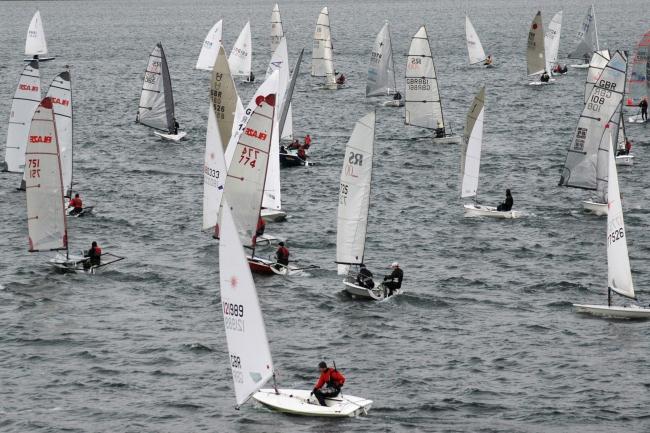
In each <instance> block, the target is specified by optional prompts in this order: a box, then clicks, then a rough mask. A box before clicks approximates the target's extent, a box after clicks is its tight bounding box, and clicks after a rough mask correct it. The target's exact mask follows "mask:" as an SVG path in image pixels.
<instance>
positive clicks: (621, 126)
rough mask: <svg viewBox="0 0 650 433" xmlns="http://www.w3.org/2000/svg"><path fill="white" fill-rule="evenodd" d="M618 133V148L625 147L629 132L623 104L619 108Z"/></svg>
mask: <svg viewBox="0 0 650 433" xmlns="http://www.w3.org/2000/svg"><path fill="white" fill-rule="evenodd" d="M618 117H619V119H618V134H616V150H623V149H625V143H626V142H627V134H626V132H625V119H624V117H623V104H621V107H620V109H619V113H618Z"/></svg>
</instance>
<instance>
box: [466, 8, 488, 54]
mask: <svg viewBox="0 0 650 433" xmlns="http://www.w3.org/2000/svg"><path fill="white" fill-rule="evenodd" d="M465 37H466V39H467V53H468V54H469V64H470V65H475V64H477V63H481V62H482V61H484V60H485V59H486V56H485V51H483V45H481V40H480V39H479V38H478V34H477V33H476V30H475V29H474V26H473V25H472V22H471V21H470V20H469V17H468V16H467V15H465Z"/></svg>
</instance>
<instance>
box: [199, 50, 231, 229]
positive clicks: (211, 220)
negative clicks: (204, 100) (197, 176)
mask: <svg viewBox="0 0 650 433" xmlns="http://www.w3.org/2000/svg"><path fill="white" fill-rule="evenodd" d="M224 58H225V57H224ZM223 152H224V149H223V144H222V142H221V134H220V133H219V126H218V124H217V116H216V113H215V109H214V106H213V105H212V104H210V107H209V109H208V127H207V130H206V134H205V155H204V164H203V230H207V229H211V228H213V227H214V226H215V225H216V224H217V218H218V216H219V207H220V205H221V197H222V195H223V188H224V184H225V180H226V161H225V159H224V155H223Z"/></svg>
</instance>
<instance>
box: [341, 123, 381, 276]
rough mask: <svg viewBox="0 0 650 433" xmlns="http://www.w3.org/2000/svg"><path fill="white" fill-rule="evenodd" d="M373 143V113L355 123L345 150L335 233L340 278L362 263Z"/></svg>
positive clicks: (368, 204)
mask: <svg viewBox="0 0 650 433" xmlns="http://www.w3.org/2000/svg"><path fill="white" fill-rule="evenodd" d="M374 143H375V113H374V111H373V112H371V113H368V114H366V115H365V116H363V117H362V118H361V119H360V120H358V121H357V123H356V125H354V130H353V131H352V135H351V136H350V140H349V141H348V144H347V145H346V147H345V157H344V159H343V169H342V170H341V182H340V185H339V209H338V218H337V230H336V262H337V263H338V264H339V266H338V273H339V275H343V274H345V272H346V269H347V265H351V264H360V263H363V256H364V250H365V246H366V230H367V227H368V209H369V206H370V183H371V180H372V155H373V148H374Z"/></svg>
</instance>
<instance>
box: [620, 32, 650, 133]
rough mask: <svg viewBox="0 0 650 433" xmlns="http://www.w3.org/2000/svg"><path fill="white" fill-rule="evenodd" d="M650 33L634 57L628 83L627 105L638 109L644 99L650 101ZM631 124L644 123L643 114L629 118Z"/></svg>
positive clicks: (637, 47)
mask: <svg viewBox="0 0 650 433" xmlns="http://www.w3.org/2000/svg"><path fill="white" fill-rule="evenodd" d="M649 60H650V31H648V32H646V33H645V34H644V35H643V36H642V37H641V40H640V41H639V43H638V44H637V46H636V48H635V50H634V55H633V56H632V67H631V68H630V69H631V70H630V75H629V77H628V81H627V95H626V99H625V105H627V106H628V107H638V106H639V103H640V102H641V101H642V100H643V99H644V98H647V99H650V82H649V81H648V75H650V62H649ZM628 122H629V123H644V122H645V120H643V118H642V117H641V114H640V113H639V114H635V115H632V116H630V117H629V118H628Z"/></svg>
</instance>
